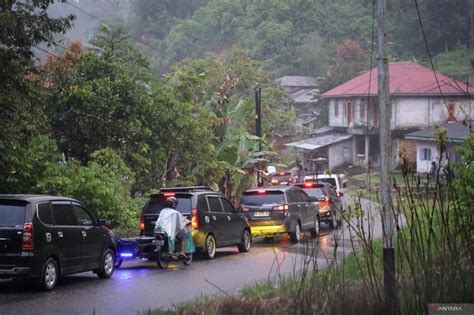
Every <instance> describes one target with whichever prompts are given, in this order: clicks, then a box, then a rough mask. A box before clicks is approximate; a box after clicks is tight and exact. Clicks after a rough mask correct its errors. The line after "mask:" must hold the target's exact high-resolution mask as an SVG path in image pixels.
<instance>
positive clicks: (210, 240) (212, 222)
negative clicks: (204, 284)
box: [140, 186, 252, 259]
mask: <svg viewBox="0 0 474 315" xmlns="http://www.w3.org/2000/svg"><path fill="white" fill-rule="evenodd" d="M171 196H174V197H176V199H178V205H177V207H176V210H178V211H179V212H180V213H182V214H183V215H184V216H186V217H187V218H188V219H189V220H190V221H191V226H192V235H193V240H194V243H195V245H196V248H197V249H198V252H200V253H201V254H202V255H203V256H204V257H205V258H207V259H212V258H214V256H215V254H216V248H217V247H224V246H235V245H237V246H238V249H239V251H240V252H248V251H249V250H250V245H251V242H252V239H251V233H250V225H249V223H248V221H247V218H245V216H244V215H242V213H240V212H239V211H237V210H236V209H235V208H234V206H233V205H232V203H231V202H230V201H229V200H228V199H227V198H226V197H225V196H224V195H222V194H221V193H218V192H214V191H212V190H211V189H210V188H209V187H206V186H191V187H174V188H161V190H160V192H159V193H158V194H154V195H151V196H150V199H149V200H148V202H147V203H146V204H145V207H144V208H143V210H142V214H141V216H140V234H141V235H145V236H153V230H154V228H155V223H156V220H157V219H158V216H159V214H160V211H161V209H163V208H164V207H165V202H164V201H165V200H166V199H167V198H168V197H171Z"/></svg>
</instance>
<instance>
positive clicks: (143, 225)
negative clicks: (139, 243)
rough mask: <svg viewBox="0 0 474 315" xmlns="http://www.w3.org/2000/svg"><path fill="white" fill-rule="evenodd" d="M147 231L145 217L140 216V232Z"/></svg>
mask: <svg viewBox="0 0 474 315" xmlns="http://www.w3.org/2000/svg"><path fill="white" fill-rule="evenodd" d="M143 231H145V215H144V214H143V212H142V214H141V215H140V232H143Z"/></svg>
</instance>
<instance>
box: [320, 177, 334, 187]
mask: <svg viewBox="0 0 474 315" xmlns="http://www.w3.org/2000/svg"><path fill="white" fill-rule="evenodd" d="M318 182H324V183H329V184H331V185H333V186H334V187H336V179H335V178H334V177H327V178H318Z"/></svg>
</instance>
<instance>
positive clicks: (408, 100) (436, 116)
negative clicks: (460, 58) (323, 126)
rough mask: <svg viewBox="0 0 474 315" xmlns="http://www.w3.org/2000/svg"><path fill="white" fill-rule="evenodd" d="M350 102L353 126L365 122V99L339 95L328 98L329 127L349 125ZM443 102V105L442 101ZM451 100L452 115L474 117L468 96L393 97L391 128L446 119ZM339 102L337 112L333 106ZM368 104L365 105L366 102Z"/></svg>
mask: <svg viewBox="0 0 474 315" xmlns="http://www.w3.org/2000/svg"><path fill="white" fill-rule="evenodd" d="M348 99H350V100H351V103H352V126H354V125H365V124H366V121H367V119H366V117H365V116H366V114H365V111H364V105H362V104H365V103H367V99H366V98H339V99H337V102H336V99H330V101H329V126H335V127H351V124H349V123H348V121H347V119H346V117H347V115H346V112H345V111H346V105H345V103H346V101H347V100H348ZM444 101H446V104H445V102H444ZM450 102H454V104H455V105H454V110H453V115H454V116H455V118H456V119H457V120H458V121H461V120H463V119H464V118H465V117H466V116H467V117H471V119H474V111H473V107H474V106H473V104H472V101H470V100H469V98H467V97H457V98H452V97H445V100H443V98H442V97H396V98H393V99H392V120H391V125H392V129H406V128H426V127H431V126H433V125H436V124H442V123H445V122H447V120H448V117H449V112H448V106H447V104H448V103H450ZM336 103H337V105H338V108H339V110H338V115H337V116H336V115H335V106H336ZM365 106H367V105H365ZM372 106H373V104H372V105H371V106H370V107H369V117H368V118H369V119H368V120H369V123H370V125H371V126H373V108H372Z"/></svg>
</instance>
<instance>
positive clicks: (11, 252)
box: [0, 199, 27, 268]
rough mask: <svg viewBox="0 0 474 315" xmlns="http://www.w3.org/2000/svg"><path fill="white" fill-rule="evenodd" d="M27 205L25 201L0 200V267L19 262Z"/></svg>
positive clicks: (7, 266)
mask: <svg viewBox="0 0 474 315" xmlns="http://www.w3.org/2000/svg"><path fill="white" fill-rule="evenodd" d="M26 205H27V202H25V201H19V200H8V199H6V200H5V199H3V200H0V268H9V267H10V268H11V266H14V265H17V264H18V263H19V259H20V256H21V252H22V248H21V247H22V242H23V224H24V223H25V213H26Z"/></svg>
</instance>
